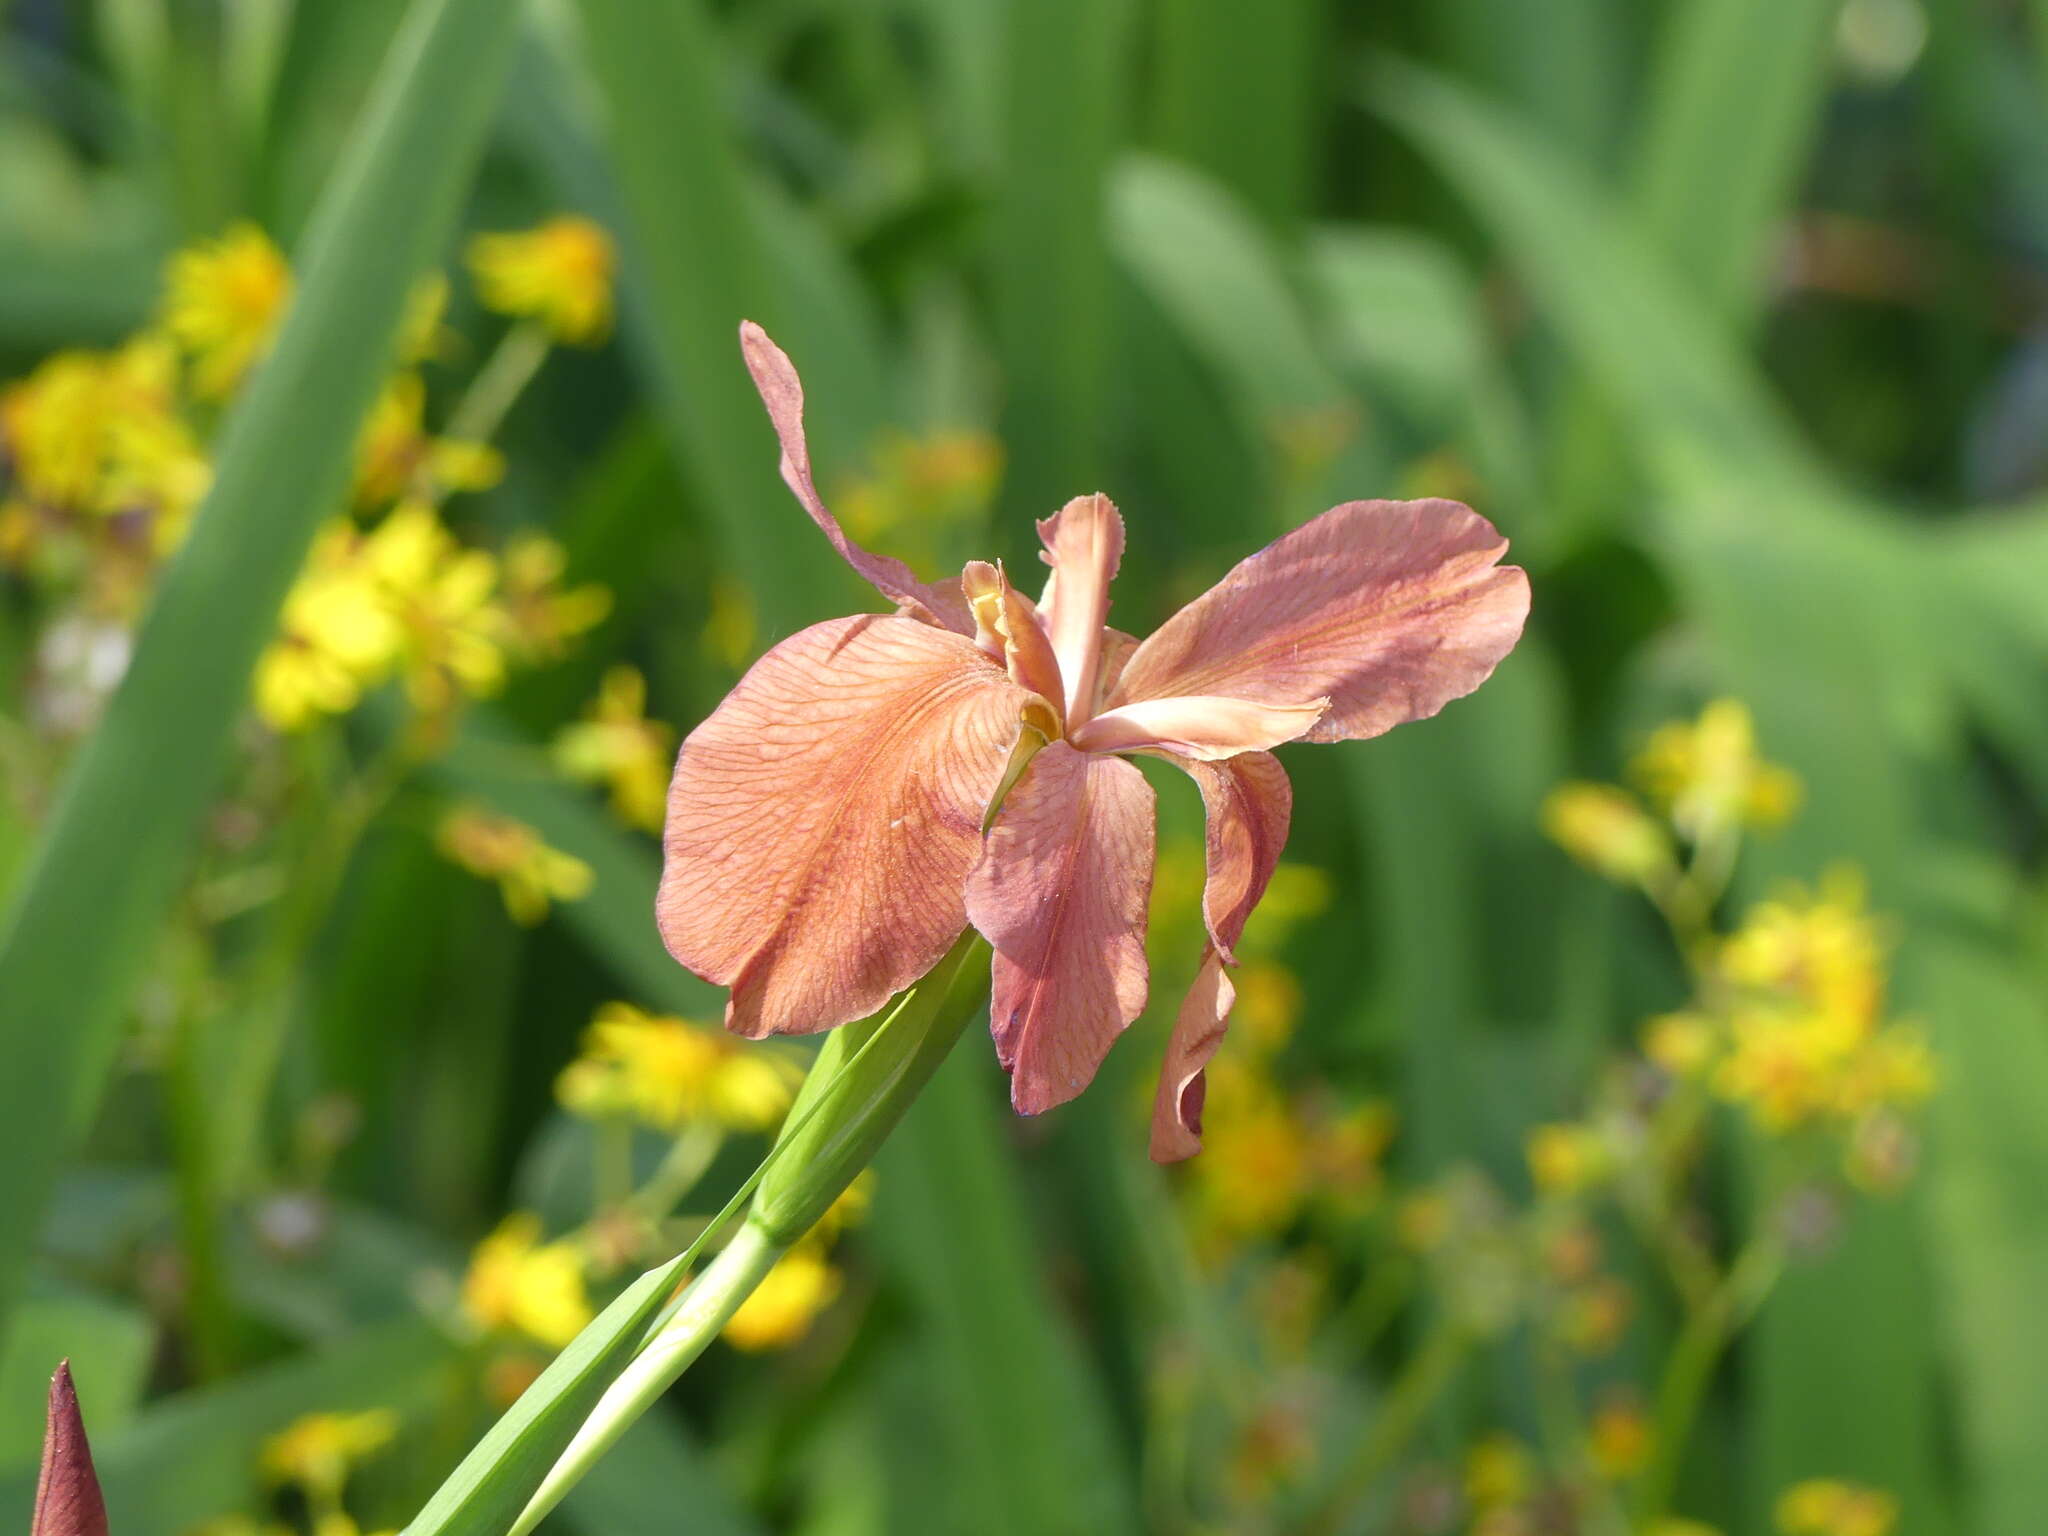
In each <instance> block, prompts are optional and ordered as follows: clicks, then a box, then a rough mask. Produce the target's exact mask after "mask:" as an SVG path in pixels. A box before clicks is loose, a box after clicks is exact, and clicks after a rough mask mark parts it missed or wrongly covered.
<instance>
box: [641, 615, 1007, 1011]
mask: <svg viewBox="0 0 2048 1536" xmlns="http://www.w3.org/2000/svg"><path fill="white" fill-rule="evenodd" d="M1029 698H1030V695H1028V694H1027V693H1025V691H1024V690H1023V689H1021V688H1019V687H1017V686H1016V684H1014V683H1012V682H1011V681H1010V680H1009V678H1008V677H1006V676H1005V675H1004V674H1003V670H1002V668H1001V667H1000V666H998V665H997V664H995V663H994V662H992V661H990V660H989V659H988V658H987V657H986V656H984V655H982V653H981V652H980V651H979V650H977V649H976V648H975V646H974V643H973V642H972V641H971V640H967V639H965V638H962V637H961V636H958V635H953V634H949V633H947V632H946V631H944V630H939V629H934V628H932V627H931V626H930V625H927V624H920V623H918V622H916V621H915V620H912V619H908V618H902V617H897V616H893V615H881V614H868V615H863V616H860V617H857V618H850V619H833V620H831V621H829V622H827V623H824V624H817V625H813V626H812V627H811V628H809V629H806V630H803V631H801V632H799V633H798V634H795V635H792V636H791V637H790V638H789V639H787V640H785V641H783V642H782V644H780V645H778V646H776V647H775V649H774V650H772V651H770V652H769V653H768V654H767V655H765V656H763V657H762V658H761V659H760V660H759V661H758V662H756V663H755V664H754V666H753V668H752V670H750V671H749V672H748V673H747V675H746V676H745V677H743V678H741V679H740V681H739V685H738V686H737V687H736V688H734V689H733V691H732V692H731V693H730V694H729V695H727V696H726V699H725V701H724V702H723V703H722V704H720V705H719V706H718V708H717V709H716V710H715V711H713V713H712V714H711V717H710V718H709V719H707V720H706V721H705V722H704V723H703V724H702V725H700V726H698V727H697V729H696V730H694V731H692V732H691V733H690V736H689V738H688V739H687V740H686V741H684V743H683V747H682V752H681V754H680V756H679V757H678V758H677V760H676V774H675V780H674V782H673V783H672V784H671V786H670V788H669V801H668V827H667V832H666V835H665V839H664V842H665V847H666V853H667V859H666V862H665V864H664V867H663V869H662V878H661V892H660V897H659V899H658V902H657V916H658V918H659V921H660V925H661V934H662V938H663V939H664V940H665V941H666V942H667V944H668V947H669V952H670V953H671V954H673V955H674V956H675V957H676V959H678V960H680V961H681V962H682V963H683V964H684V965H686V966H688V967H689V968H690V969H691V970H693V971H695V972H696V973H697V974H698V975H700V976H702V977H704V978H705V979H706V980H707V981H712V982H716V983H719V984H721V985H726V986H730V987H731V988H732V998H731V1001H730V1003H729V1004H728V1005H727V1008H726V1025H727V1027H728V1028H730V1029H732V1030H734V1031H735V1032H737V1033H739V1034H742V1035H747V1036H751V1037H757V1038H758V1037H759V1036H762V1035H770V1034H802V1033H806V1032H809V1031H812V1030H819V1029H828V1028H830V1027H831V1026H833V1025H835V1024H843V1023H845V1022H846V1021H847V1020H849V1019H857V1018H861V1017H863V1016H864V1015H866V1014H869V1013H872V1012H873V1011H874V1010H875V1009H876V1008H879V1007H880V1006H881V1005H882V1004H883V1003H884V1002H885V1001H887V999H888V998H889V997H890V996H891V995H892V994H893V993H896V992H899V991H901V990H902V989H903V988H904V987H907V986H909V985H910V984H911V983H912V982H914V981H916V980H917V978H918V977H920V976H922V975H923V974H924V973H925V972H926V971H927V970H929V969H930V968H931V967H932V966H933V965H934V964H936V963H937V962H938V960H939V957H940V956H941V955H943V954H944V953H945V952H946V949H947V946H949V945H950V944H951V943H952V942H953V940H954V939H955V938H956V937H958V935H959V933H960V931H961V929H963V928H964V927H965V926H966V923H967V914H966V909H965V906H964V903H963V901H962V898H961V885H962V882H963V881H964V880H965V879H966V876H967V872H968V870H969V869H970V868H971V867H972V866H973V864H974V861H975V858H976V856H977V855H978V854H979V852H980V849H981V822H982V816H983V813H984V811H985V810H986V808H987V806H988V802H989V800H990V798H991V796H992V795H993V794H994V792H995V789H996V785H997V783H998V782H999V780H1000V779H1001V777H1002V773H1003V769H1004V767H1005V765H1006V764H1007V762H1008V760H1009V755H1010V748H1011V746H1012V744H1013V743H1014V741H1015V740H1016V737H1017V733H1018V720H1019V718H1020V715H1021V712H1022V710H1023V709H1024V707H1025V705H1026V703H1027V702H1028V701H1029Z"/></svg>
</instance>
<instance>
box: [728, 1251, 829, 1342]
mask: <svg viewBox="0 0 2048 1536" xmlns="http://www.w3.org/2000/svg"><path fill="white" fill-rule="evenodd" d="M839 1289H840V1276H839V1271H838V1270H836V1269H834V1268H833V1267H832V1265H831V1264H830V1263H828V1262H827V1261H826V1259H825V1255H824V1253H823V1252H822V1251H821V1249H820V1248H819V1247H818V1246H817V1245H816V1244H813V1243H800V1244H798V1245H797V1246H796V1247H795V1248H792V1249H791V1250H790V1251H789V1252H788V1253H787V1254H785V1255H784V1256H783V1257H782V1259H781V1260H780V1261H779V1262H777V1264H776V1266H775V1267H774V1268H773V1269H771V1270H769V1271H768V1274H767V1276H766V1278H764V1279H763V1280H762V1281H761V1283H760V1285H758V1286H757V1287H755V1289H754V1293H753V1295H751V1296H749V1297H748V1298H747V1299H746V1300H745V1301H744V1302H742V1303H740V1309H739V1311H737V1312H735V1313H734V1314H733V1315H732V1320H731V1321H730V1322H728V1323H727V1324H726V1325H725V1341H726V1343H728V1344H730V1345H732V1346H733V1347H734V1348H735V1349H744V1350H750V1351H752V1350H767V1349H786V1348H788V1347H789V1346H790V1345H792V1344H794V1343H796V1342H797V1341H798V1340H800V1339H801V1338H803V1336H804V1335H805V1334H807V1333H809V1332H810V1331H811V1323H812V1322H813V1320H815V1319H816V1317H817V1316H818V1314H819V1313H820V1312H823V1311H824V1310H825V1309H826V1308H827V1307H829V1306H831V1305H832V1303H833V1301H835V1300H836V1299H837V1298H838V1295H839Z"/></svg>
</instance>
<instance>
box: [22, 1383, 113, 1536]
mask: <svg viewBox="0 0 2048 1536" xmlns="http://www.w3.org/2000/svg"><path fill="white" fill-rule="evenodd" d="M29 1536H107V1506H106V1504H105V1502H104V1501H103V1500H102V1499H101V1497H100V1480H99V1476H98V1474H97V1473H95V1472H94V1471H93V1465H92V1447H91V1446H90V1445H88V1444H87V1443H86V1438H85V1419H84V1417H83V1416H82V1415H81V1414H80V1413H79V1411H78V1391H77V1389H76V1388H75V1387H73V1386H72V1384H71V1362H70V1361H68V1360H67V1361H65V1362H64V1363H63V1364H61V1365H59V1366H58V1367H57V1374H56V1375H55V1376H53V1377H52V1378H51V1379H50V1410H49V1418H48V1421H47V1427H46V1428H45V1429H44V1431H43V1469H42V1474H41V1476H40V1477H38V1478H37V1479H36V1507H35V1515H34V1517H33V1518H32V1520H31V1521H30V1524H29Z"/></svg>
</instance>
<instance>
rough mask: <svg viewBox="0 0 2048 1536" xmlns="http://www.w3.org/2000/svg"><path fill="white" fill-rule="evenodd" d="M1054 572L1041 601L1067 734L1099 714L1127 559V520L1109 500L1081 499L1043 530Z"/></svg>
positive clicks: (1046, 523) (1099, 497) (1040, 530)
mask: <svg viewBox="0 0 2048 1536" xmlns="http://www.w3.org/2000/svg"><path fill="white" fill-rule="evenodd" d="M1038 537H1039V540H1040V541H1041V542H1042V543H1043V544H1044V545H1045V555H1044V559H1045V563H1046V564H1047V565H1049V566H1051V567H1052V575H1051V576H1050V577H1048V578H1047V579H1046V583H1045V592H1044V594H1043V595H1042V596H1041V597H1040V598H1039V600H1038V609H1039V612H1040V613H1042V614H1043V615H1044V616H1045V629H1046V633H1047V634H1048V635H1050V636H1051V637H1052V648H1053V654H1054V655H1056V656H1058V657H1059V663H1060V676H1061V677H1062V678H1063V679H1065V682H1066V689H1067V696H1066V698H1065V700H1064V701H1063V702H1064V703H1065V705H1066V712H1067V729H1068V730H1069V731H1071V730H1073V729H1074V728H1075V727H1076V726H1079V725H1081V724H1083V723H1084V722H1085V721H1086V720H1087V719H1088V717H1089V716H1090V715H1092V714H1094V713H1095V701H1096V695H1097V692H1098V685H1099V682H1100V678H1101V666H1102V643H1103V625H1104V624H1105V623H1106V622H1107V621H1108V618H1109V583H1110V580H1111V578H1113V577H1114V576H1115V575H1116V568H1117V566H1118V565H1119V564H1120V563H1121V562H1122V560H1123V557H1124V520H1123V518H1122V516H1121V515H1119V513H1118V512H1117V510H1116V507H1115V506H1114V505H1112V504H1111V502H1110V499H1109V498H1108V497H1107V496H1104V495H1102V494H1100V493H1099V492H1098V493H1097V494H1096V495H1093V496H1076V497H1075V498H1074V499H1073V500H1072V501H1070V502H1068V503H1067V504H1066V505H1065V506H1064V507H1061V508H1060V509H1059V511H1057V512H1055V513H1054V514H1053V515H1052V516H1051V517H1048V518H1047V519H1045V521H1043V522H1042V523H1040V524H1039V525H1038Z"/></svg>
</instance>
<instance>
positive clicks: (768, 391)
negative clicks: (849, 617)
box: [740, 320, 974, 635]
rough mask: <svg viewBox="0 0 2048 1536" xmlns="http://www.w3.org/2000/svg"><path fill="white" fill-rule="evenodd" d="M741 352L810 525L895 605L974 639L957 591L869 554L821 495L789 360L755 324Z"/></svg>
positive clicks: (747, 326)
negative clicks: (847, 530) (765, 408)
mask: <svg viewBox="0 0 2048 1536" xmlns="http://www.w3.org/2000/svg"><path fill="white" fill-rule="evenodd" d="M740 352H741V354H742V355H743V356H744V357H745V358H746V361H747V372H748V373H750V374H752V375H753V376H754V388H755V389H757V390H759V391H760V393H761V403H762V404H763V405H765V406H766V407H767V408H768V419H769V420H770V421H771V422H773V423H774V424H775V435H776V436H777V437H778V438H780V439H781V440H782V478H783V481H784V483H785V484H787V485H788V486H789V488H790V490H791V491H793V492H794V493H795V494H796V499H797V500H798V501H799V502H801V503H803V508H804V510H805V511H806V512H808V513H810V514H811V521H812V522H814V523H816V524H817V525H818V527H819V528H820V529H821V530H823V532H824V535H825V537H826V538H828V539H830V540H831V541H832V547H833V548H834V549H836V550H838V551H839V555H840V558H841V559H843V560H845V562H846V563H847V564H848V565H850V566H852V567H853V568H854V570H855V571H857V572H858V573H859V574H860V576H861V577H862V579H863V580H865V581H867V582H869V583H870V584H871V585H872V586H873V587H874V589H875V590H876V591H877V592H880V593H881V594H882V596H884V597H886V598H888V599H889V601H891V602H892V603H897V604H900V605H901V606H902V607H903V609H904V610H905V611H906V612H908V613H909V615H910V616H911V617H912V618H917V619H922V620H924V621H925V622H927V623H930V624H937V625H939V626H941V627H943V628H945V629H951V630H955V631H957V632H959V633H960V634H964V635H971V634H973V633H974V619H973V617H972V615H970V614H969V613H968V611H967V599H966V598H965V597H964V596H962V595H961V593H960V590H959V588H958V587H957V586H956V585H953V584H949V583H943V582H922V581H919V580H918V579H917V574H916V572H914V571H912V570H911V568H910V567H909V566H907V565H905V564H904V563H903V562H902V561H901V560H897V559H894V558H892V557H890V556H888V555H876V554H870V553H869V552H868V551H867V550H865V549H862V548H861V547H860V546H859V545H858V544H856V543H854V542H853V540H851V539H849V538H848V537H847V536H846V530H845V529H843V528H841V527H840V526H839V519H838V518H836V517H834V516H833V515H832V510H831V508H829V507H827V506H826V505H825V500H824V498H823V497H822V496H820V495H819V494H818V487H817V483H816V481H815V480H813V479H812V476H811V450H810V447H809V445H808V444H807V443H806V442H805V440H804V386H803V381H802V380H801V379H799V378H798V377H797V372H796V365H795V364H794V363H792V362H791V361H790V360H789V354H788V353H786V352H784V351H783V350H782V348H780V347H778V346H776V345H775V343H774V342H773V341H771V340H769V338H768V333H767V332H766V331H764V330H762V329H761V327H760V326H758V325H756V324H754V322H753V321H751V320H743V321H741V322H740Z"/></svg>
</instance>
